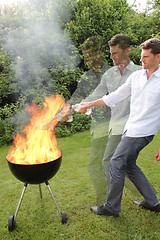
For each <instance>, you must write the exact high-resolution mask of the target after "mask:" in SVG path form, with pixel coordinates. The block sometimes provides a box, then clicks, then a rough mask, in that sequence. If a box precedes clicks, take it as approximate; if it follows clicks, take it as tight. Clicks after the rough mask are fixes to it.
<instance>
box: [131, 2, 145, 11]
mask: <svg viewBox="0 0 160 240" xmlns="http://www.w3.org/2000/svg"><path fill="white" fill-rule="evenodd" d="M127 1H128V3H129V4H131V5H132V4H133V3H134V2H135V3H136V4H137V7H138V10H139V11H143V10H144V9H145V7H146V2H147V0H127Z"/></svg>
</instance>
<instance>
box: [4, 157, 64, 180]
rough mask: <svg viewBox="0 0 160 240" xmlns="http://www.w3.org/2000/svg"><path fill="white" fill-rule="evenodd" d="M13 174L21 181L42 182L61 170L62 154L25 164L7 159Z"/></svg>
mask: <svg viewBox="0 0 160 240" xmlns="http://www.w3.org/2000/svg"><path fill="white" fill-rule="evenodd" d="M7 162H8V165H9V168H10V170H11V172H12V174H13V175H14V176H15V177H16V178H17V179H18V180H20V181H21V182H24V183H29V184H41V183H43V182H46V181H48V180H49V179H51V178H52V177H53V176H54V175H55V174H56V173H57V172H58V170H59V168H60V166H61V162H62V156H60V157H59V158H57V159H55V160H53V161H50V162H46V163H40V164H31V165H23V164H16V163H12V162H10V161H9V160H7Z"/></svg>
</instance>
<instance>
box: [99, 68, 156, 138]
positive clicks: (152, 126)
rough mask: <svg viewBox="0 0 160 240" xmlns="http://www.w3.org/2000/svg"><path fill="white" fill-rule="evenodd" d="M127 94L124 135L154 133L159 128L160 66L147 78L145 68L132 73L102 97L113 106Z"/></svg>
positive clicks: (147, 134)
mask: <svg viewBox="0 0 160 240" xmlns="http://www.w3.org/2000/svg"><path fill="white" fill-rule="evenodd" d="M128 96H131V103H130V115H129V118H128V121H127V122H126V125H125V128H124V131H126V130H127V132H126V136H129V137H144V136H149V135H155V134H156V133H157V131H158V130H159V129H160V67H159V68H158V70H157V71H155V72H154V73H153V74H152V75H151V76H150V78H149V79H148V80H147V74H146V70H145V69H142V70H138V71H136V72H134V73H132V74H131V75H130V76H129V77H128V79H127V80H126V82H125V83H124V84H123V85H122V86H121V87H119V88H118V89H117V90H116V91H114V92H112V93H110V94H109V95H107V96H103V98H102V99H103V101H104V102H105V103H106V105H108V106H110V107H111V108H113V107H114V106H115V105H116V104H117V103H118V102H121V101H122V100H123V99H125V98H127V97H128Z"/></svg>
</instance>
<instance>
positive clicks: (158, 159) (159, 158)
mask: <svg viewBox="0 0 160 240" xmlns="http://www.w3.org/2000/svg"><path fill="white" fill-rule="evenodd" d="M155 159H156V160H157V161H160V148H158V152H157V154H156V155H155Z"/></svg>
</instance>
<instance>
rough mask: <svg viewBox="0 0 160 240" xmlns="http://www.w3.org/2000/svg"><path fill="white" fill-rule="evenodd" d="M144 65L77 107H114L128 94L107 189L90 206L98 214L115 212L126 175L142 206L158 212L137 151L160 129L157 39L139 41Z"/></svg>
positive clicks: (117, 213) (117, 209)
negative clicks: (104, 197) (99, 202)
mask: <svg viewBox="0 0 160 240" xmlns="http://www.w3.org/2000/svg"><path fill="white" fill-rule="evenodd" d="M141 49H142V50H141V62H142V66H143V69H142V70H138V71H136V72H134V73H132V74H131V75H130V77H129V78H128V79H127V81H126V82H125V83H124V84H123V85H122V86H120V87H119V88H118V89H117V90H116V91H114V92H112V93H110V94H109V95H107V96H103V97H102V98H100V99H98V100H96V101H92V102H90V103H83V107H82V108H81V109H80V111H84V109H88V108H90V107H93V106H103V105H107V106H110V107H111V108H114V106H116V104H117V103H118V102H121V101H123V100H124V99H125V98H127V97H128V96H131V104H130V115H129V118H128V121H127V123H126V125H125V128H124V135H123V137H122V139H121V141H120V143H119V145H118V147H117V148H116V151H115V152H114V155H113V156H112V158H111V161H110V191H109V195H108V198H107V200H106V202H105V203H104V204H103V205H102V206H100V207H97V206H95V207H92V208H91V210H92V211H93V212H94V213H95V214H98V215H107V216H118V215H119V213H120V211H121V207H120V206H121V199H122V192H123V187H124V180H125V175H126V174H127V176H128V177H129V179H130V180H131V181H132V182H133V184H134V185H135V186H136V188H137V189H138V190H139V192H140V193H141V195H142V196H143V197H144V201H142V202H141V203H140V206H141V207H142V208H144V209H147V210H150V211H155V212H160V204H159V203H158V199H157V197H156V194H155V191H154V189H153V188H152V186H151V185H150V183H149V182H148V180H147V178H146V176H145V175H144V174H143V172H142V171H141V169H140V168H139V167H138V166H137V164H136V160H137V158H138V155H139V152H140V151H141V150H142V149H143V148H144V147H145V146H147V145H148V144H149V143H150V142H151V141H152V140H153V138H154V135H155V134H156V133H157V131H158V130H159V129H160V111H159V109H160V67H159V62H160V40H159V39H156V38H153V39H149V40H147V41H145V42H144V43H142V44H141Z"/></svg>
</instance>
